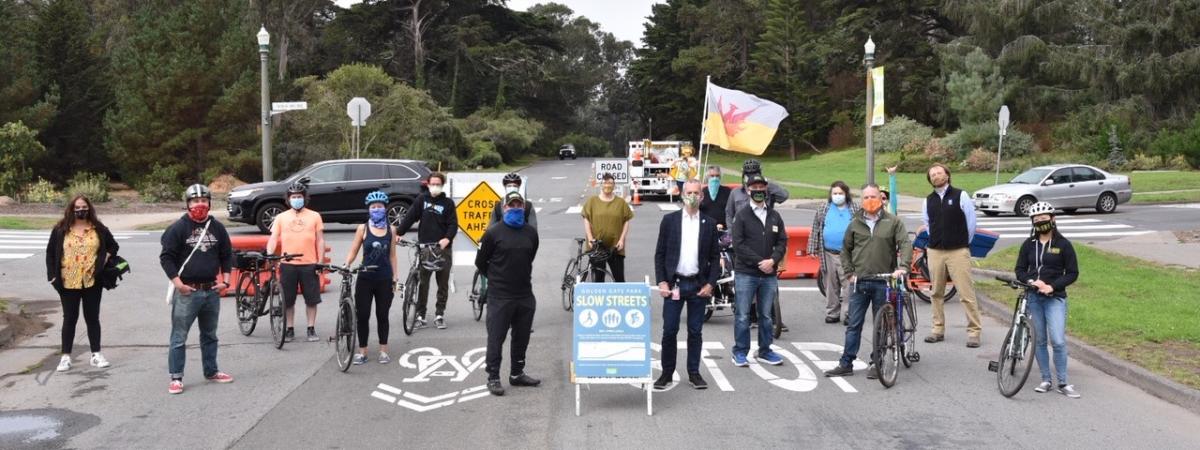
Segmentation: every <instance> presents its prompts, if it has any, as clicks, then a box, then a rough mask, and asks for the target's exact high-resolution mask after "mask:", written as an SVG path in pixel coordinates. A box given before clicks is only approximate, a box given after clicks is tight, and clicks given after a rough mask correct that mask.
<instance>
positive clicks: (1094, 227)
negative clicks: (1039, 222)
mask: <svg viewBox="0 0 1200 450" xmlns="http://www.w3.org/2000/svg"><path fill="white" fill-rule="evenodd" d="M1118 228H1133V225H1122V224H1111V225H1067V226H1061V227H1058V231H1059V232H1060V233H1061V232H1065V231H1068V230H1072V231H1074V230H1111V229H1118ZM1031 229H1033V227H1029V226H1024V227H1001V228H994V227H989V228H988V229H987V230H988V231H996V232H1000V231H1029V230H1031Z"/></svg>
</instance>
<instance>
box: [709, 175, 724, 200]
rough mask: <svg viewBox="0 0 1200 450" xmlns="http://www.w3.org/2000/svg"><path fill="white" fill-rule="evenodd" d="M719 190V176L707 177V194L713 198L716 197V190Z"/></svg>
mask: <svg viewBox="0 0 1200 450" xmlns="http://www.w3.org/2000/svg"><path fill="white" fill-rule="evenodd" d="M720 190H721V178H720V177H712V178H709V179H708V196H709V197H712V199H713V200H716V199H717V192H718V191H720Z"/></svg>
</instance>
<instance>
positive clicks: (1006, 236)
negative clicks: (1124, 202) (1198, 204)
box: [1000, 231, 1154, 239]
mask: <svg viewBox="0 0 1200 450" xmlns="http://www.w3.org/2000/svg"><path fill="white" fill-rule="evenodd" d="M1153 232H1154V231H1107V232H1089V233H1070V232H1067V233H1063V234H1062V235H1063V236H1064V237H1067V238H1085V237H1117V236H1141V235H1143V234H1150V233H1153ZM1028 237H1029V233H1023V234H1001V235H1000V238H1001V239H1025V238H1028Z"/></svg>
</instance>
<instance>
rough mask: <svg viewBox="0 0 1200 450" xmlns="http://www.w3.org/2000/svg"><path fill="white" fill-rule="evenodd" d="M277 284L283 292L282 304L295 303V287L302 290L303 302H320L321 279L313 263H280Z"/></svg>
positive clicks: (315, 304)
mask: <svg viewBox="0 0 1200 450" xmlns="http://www.w3.org/2000/svg"><path fill="white" fill-rule="evenodd" d="M279 286H280V290H281V291H282V293H283V304H284V306H286V307H288V308H291V307H292V306H294V305H295V304H296V288H297V287H299V288H300V290H301V291H302V292H304V304H305V305H308V306H317V305H318V304H320V303H321V279H320V275H318V274H317V266H316V265H314V264H303V265H297V264H280V269H279Z"/></svg>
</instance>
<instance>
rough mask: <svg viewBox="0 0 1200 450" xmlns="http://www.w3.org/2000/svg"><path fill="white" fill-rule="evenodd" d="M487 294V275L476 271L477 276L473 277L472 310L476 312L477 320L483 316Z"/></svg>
mask: <svg viewBox="0 0 1200 450" xmlns="http://www.w3.org/2000/svg"><path fill="white" fill-rule="evenodd" d="M486 295H487V277H484V276H483V274H481V273H479V271H478V270H476V271H475V276H473V277H471V296H470V297H468V299H469V300H471V312H473V313H475V321H476V322H478V321H479V319H482V318H483V305H484V299H485V296H486Z"/></svg>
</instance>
